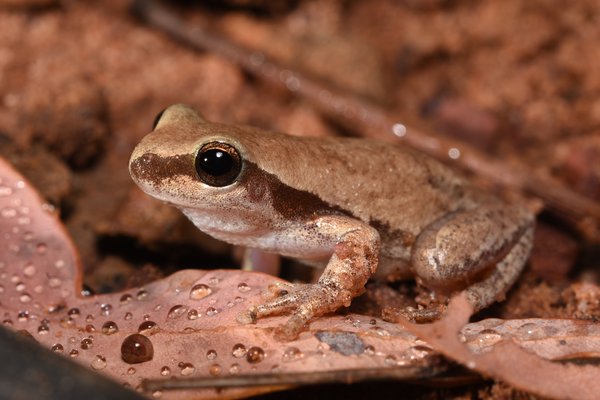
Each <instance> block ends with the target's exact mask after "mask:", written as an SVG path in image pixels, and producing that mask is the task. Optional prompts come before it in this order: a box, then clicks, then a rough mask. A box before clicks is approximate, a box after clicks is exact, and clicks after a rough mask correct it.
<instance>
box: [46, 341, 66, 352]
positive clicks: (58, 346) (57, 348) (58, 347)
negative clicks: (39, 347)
mask: <svg viewBox="0 0 600 400" xmlns="http://www.w3.org/2000/svg"><path fill="white" fill-rule="evenodd" d="M50 350H52V351H53V352H55V353H62V352H63V351H64V350H65V348H64V347H63V345H62V344H60V343H56V344H55V345H53V346H52V347H51V348H50Z"/></svg>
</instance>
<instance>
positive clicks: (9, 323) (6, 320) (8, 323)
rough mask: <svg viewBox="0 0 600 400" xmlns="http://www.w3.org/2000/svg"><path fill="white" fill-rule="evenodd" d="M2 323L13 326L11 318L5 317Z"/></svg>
mask: <svg viewBox="0 0 600 400" xmlns="http://www.w3.org/2000/svg"><path fill="white" fill-rule="evenodd" d="M2 325H6V326H13V322H12V320H10V319H5V320H3V321H2Z"/></svg>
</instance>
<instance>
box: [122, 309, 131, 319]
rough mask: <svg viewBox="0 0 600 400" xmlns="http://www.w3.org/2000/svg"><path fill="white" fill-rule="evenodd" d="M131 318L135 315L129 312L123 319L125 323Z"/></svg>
mask: <svg viewBox="0 0 600 400" xmlns="http://www.w3.org/2000/svg"><path fill="white" fill-rule="evenodd" d="M131 318H133V314H132V313H130V312H129V311H128V312H126V313H125V316H124V317H123V319H124V320H125V321H129V320H130V319H131Z"/></svg>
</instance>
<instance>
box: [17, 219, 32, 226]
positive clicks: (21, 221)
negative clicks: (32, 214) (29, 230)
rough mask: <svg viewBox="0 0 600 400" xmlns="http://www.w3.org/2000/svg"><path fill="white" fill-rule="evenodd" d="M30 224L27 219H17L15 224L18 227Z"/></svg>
mask: <svg viewBox="0 0 600 400" xmlns="http://www.w3.org/2000/svg"><path fill="white" fill-rule="evenodd" d="M30 223H31V218H29V217H19V218H17V224H19V225H29V224H30Z"/></svg>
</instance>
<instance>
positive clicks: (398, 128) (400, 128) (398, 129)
mask: <svg viewBox="0 0 600 400" xmlns="http://www.w3.org/2000/svg"><path fill="white" fill-rule="evenodd" d="M392 132H393V133H394V135H396V136H398V137H404V136H405V135H406V132H407V129H406V126H404V125H403V124H401V123H399V122H398V123H395V124H394V125H393V126H392Z"/></svg>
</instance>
